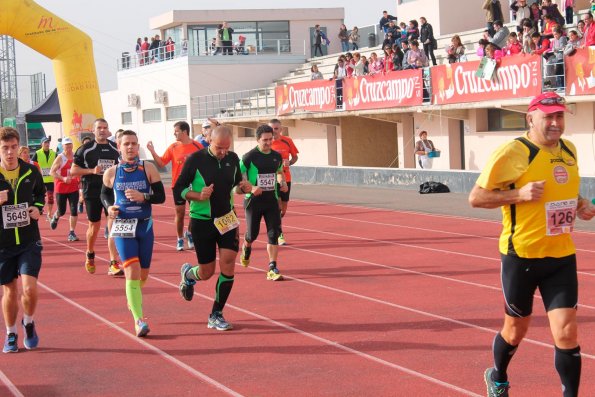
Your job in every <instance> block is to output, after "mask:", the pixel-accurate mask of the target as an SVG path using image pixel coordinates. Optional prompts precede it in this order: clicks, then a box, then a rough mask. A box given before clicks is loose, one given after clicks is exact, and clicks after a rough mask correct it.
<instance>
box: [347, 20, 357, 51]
mask: <svg viewBox="0 0 595 397" xmlns="http://www.w3.org/2000/svg"><path fill="white" fill-rule="evenodd" d="M349 42H350V43H351V51H356V50H359V29H358V28H357V26H354V27H353V29H351V33H349Z"/></svg>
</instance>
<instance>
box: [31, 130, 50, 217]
mask: <svg viewBox="0 0 595 397" xmlns="http://www.w3.org/2000/svg"><path fill="white" fill-rule="evenodd" d="M55 159H56V152H54V151H53V150H52V149H50V138H48V137H45V138H43V139H42V140H41V149H39V150H38V151H36V152H35V154H34V155H33V161H36V162H37V164H39V167H40V168H41V175H42V176H43V183H44V184H45V190H46V199H47V212H46V214H47V216H46V217H47V220H48V221H49V220H50V216H51V214H52V213H53V210H54V177H53V176H52V175H51V174H50V169H51V168H52V164H54V160H55Z"/></svg>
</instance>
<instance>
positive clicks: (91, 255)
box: [85, 252, 95, 274]
mask: <svg viewBox="0 0 595 397" xmlns="http://www.w3.org/2000/svg"><path fill="white" fill-rule="evenodd" d="M85 269H86V270H87V272H88V273H91V274H93V273H95V252H87V259H86V260H85Z"/></svg>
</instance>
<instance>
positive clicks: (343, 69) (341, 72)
mask: <svg viewBox="0 0 595 397" xmlns="http://www.w3.org/2000/svg"><path fill="white" fill-rule="evenodd" d="M345 77H347V65H346V60H345V55H341V56H340V57H339V58H338V59H337V63H336V64H335V70H334V71H333V77H332V78H331V80H333V79H335V80H343V79H344V78H345Z"/></svg>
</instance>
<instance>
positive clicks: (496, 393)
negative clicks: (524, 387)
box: [483, 368, 510, 397]
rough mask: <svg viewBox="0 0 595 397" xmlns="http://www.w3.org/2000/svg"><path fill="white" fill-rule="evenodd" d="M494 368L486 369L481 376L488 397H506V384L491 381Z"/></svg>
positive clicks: (507, 387) (507, 386)
mask: <svg viewBox="0 0 595 397" xmlns="http://www.w3.org/2000/svg"><path fill="white" fill-rule="evenodd" d="M493 372H494V368H488V369H486V371H485V372H484V374H483V379H484V381H485V383H486V386H487V392H488V397H508V389H509V388H510V386H509V384H508V382H502V383H500V382H496V381H495V380H493V379H492V373H493Z"/></svg>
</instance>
